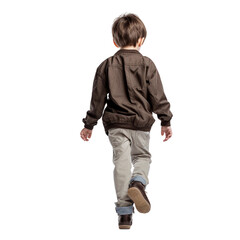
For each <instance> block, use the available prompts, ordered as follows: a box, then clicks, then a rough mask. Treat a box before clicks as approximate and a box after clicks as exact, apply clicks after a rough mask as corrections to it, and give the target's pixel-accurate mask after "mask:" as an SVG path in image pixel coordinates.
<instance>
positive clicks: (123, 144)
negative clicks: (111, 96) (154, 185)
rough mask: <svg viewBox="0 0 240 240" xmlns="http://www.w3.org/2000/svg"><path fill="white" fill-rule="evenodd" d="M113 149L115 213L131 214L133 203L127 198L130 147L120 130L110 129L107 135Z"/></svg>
mask: <svg viewBox="0 0 240 240" xmlns="http://www.w3.org/2000/svg"><path fill="white" fill-rule="evenodd" d="M108 137H109V141H110V143H111V145H112V147H113V163H114V165H115V167H114V171H113V175H114V184H115V190H116V195H117V202H115V205H116V212H117V213H118V214H119V215H124V214H131V213H132V212H133V202H132V200H131V199H130V198H129V197H128V194H127V192H128V185H129V181H130V179H131V175H132V174H131V167H132V164H131V146H130V141H129V140H130V139H129V138H128V136H127V135H126V133H125V131H123V130H122V129H121V128H111V129H109V133H108Z"/></svg>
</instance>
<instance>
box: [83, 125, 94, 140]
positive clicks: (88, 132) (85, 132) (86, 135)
mask: <svg viewBox="0 0 240 240" xmlns="http://www.w3.org/2000/svg"><path fill="white" fill-rule="evenodd" d="M91 136H92V130H90V129H87V128H83V129H82V131H81V132H80V137H81V138H82V139H83V140H84V141H88V140H89V139H87V138H91Z"/></svg>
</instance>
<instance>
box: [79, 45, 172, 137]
mask: <svg viewBox="0 0 240 240" xmlns="http://www.w3.org/2000/svg"><path fill="white" fill-rule="evenodd" d="M105 104H107V106H106V108H105V109H104V106H105ZM103 109H104V112H103ZM152 113H155V114H157V117H158V119H159V120H160V121H161V126H170V125H171V124H170V120H171V118H172V117H173V114H172V112H171V111H170V103H169V102H168V100H167V98H166V95H165V93H164V89H163V85H162V82H161V78H160V75H159V72H158V70H157V68H156V65H155V64H154V62H153V61H152V60H151V59H150V58H149V57H147V56H143V55H142V54H141V53H140V52H139V51H138V50H136V49H120V50H118V51H117V52H116V53H115V54H114V55H113V56H111V57H109V58H107V59H105V60H104V61H103V62H102V63H101V64H100V65H99V66H98V67H97V70H96V73H95V77H94V81H93V86H92V96H91V102H90V110H88V111H87V114H86V117H85V118H83V119H82V122H83V123H84V127H85V128H87V129H93V127H94V126H95V125H96V124H97V122H98V120H99V119H100V118H101V117H102V122H103V126H104V130H105V133H106V134H107V135H108V129H110V128H117V127H119V128H128V129H134V130H141V131H150V130H151V127H152V125H153V123H154V122H155V119H154V117H153V116H152Z"/></svg>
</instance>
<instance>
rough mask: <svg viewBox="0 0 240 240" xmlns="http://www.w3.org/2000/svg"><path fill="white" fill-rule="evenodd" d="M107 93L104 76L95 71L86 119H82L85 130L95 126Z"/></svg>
mask: <svg viewBox="0 0 240 240" xmlns="http://www.w3.org/2000/svg"><path fill="white" fill-rule="evenodd" d="M107 93H108V92H107V84H106V77H105V75H104V74H100V72H99V71H98V69H97V71H96V73H95V77H94V81H93V87H92V97H91V102H90V110H89V111H87V114H86V117H85V118H83V119H82V122H83V123H84V127H85V128H87V129H90V130H92V129H93V127H94V126H95V125H97V121H98V120H99V119H100V118H101V116H102V112H103V108H104V106H105V104H106V101H107Z"/></svg>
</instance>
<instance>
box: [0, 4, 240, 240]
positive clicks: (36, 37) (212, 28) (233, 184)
mask: <svg viewBox="0 0 240 240" xmlns="http://www.w3.org/2000/svg"><path fill="white" fill-rule="evenodd" d="M237 2H238V1H213V0H212V1H211V0H207V1H204V0H202V1H190V0H189V1H186V0H183V1H150V0H149V1H124V0H122V1H88V2H87V1H71V0H68V1H53V0H47V1H45V0H41V1H11V0H8V1H1V3H0V35H1V36H0V79H1V85H0V114H1V118H0V121H1V124H0V149H1V150H0V154H1V156H0V157H1V166H0V226H1V227H0V228H1V229H0V239H1V240H7V239H14V240H15V239H24V240H27V239H31V240H32V239H34V240H37V239H41V240H42V239H51V240H52V239H58V240H60V239H71V240H74V239H100V238H101V239H106V238H107V239H117V240H118V239H123V238H124V239H138V240H142V239H144V240H145V239H162V240H170V239H171V240H172V239H174V240H176V239H184V240H188V239H189V240H192V239H194V240H198V239H201V240H202V239H209V240H212V239H231V240H235V239H236V240H239V239H240V192H239V191H240V186H239V185H240V174H239V172H240V163H239V161H240V154H239V133H240V129H239V121H240V115H239V102H240V98H239V81H240V71H239V66H240V57H239V56H240V47H239V43H240V35H239V22H240V15H239V7H238V6H237ZM122 13H135V14H137V15H138V16H139V17H140V18H141V19H142V21H143V22H144V24H145V26H146V28H147V38H146V41H145V43H144V45H143V46H142V48H141V50H140V52H141V53H142V54H143V55H146V56H148V57H150V58H151V59H152V60H153V61H154V62H155V63H156V66H157V68H158V70H159V73H160V76H161V79H162V82H163V85H164V90H165V93H166V96H167V98H168V100H169V102H170V103H171V110H172V113H173V119H172V129H173V136H172V138H171V139H170V140H169V141H167V142H163V136H161V134H160V130H161V128H160V121H159V120H157V116H156V115H154V117H155V119H156V122H155V124H154V125H153V127H152V129H151V138H150V151H151V153H152V165H151V169H150V173H149V181H150V184H149V185H148V187H147V193H148V196H149V199H150V201H151V204H152V208H151V211H150V212H149V213H148V214H141V213H138V212H137V211H136V212H135V214H134V215H133V225H132V228H131V229H130V230H119V229H118V219H117V214H116V212H115V205H114V202H115V201H116V196H115V189H114V183H113V167H114V166H113V163H112V146H111V145H110V142H109V140H108V137H107V135H106V134H105V132H104V128H103V125H102V119H100V120H99V122H98V124H97V125H96V126H95V128H94V130H93V134H92V138H91V139H90V141H88V142H85V141H83V140H82V139H81V138H80V136H79V133H80V131H81V129H82V128H83V123H82V118H84V117H85V116H86V112H87V110H89V107H90V98H91V90H92V83H93V78H94V74H95V71H96V68H97V66H98V65H99V64H100V63H101V62H102V61H103V60H105V59H106V58H107V57H109V56H112V55H113V54H114V53H115V52H116V51H117V50H119V49H117V48H116V47H115V46H114V44H113V42H112V35H111V26H112V23H113V21H114V19H115V18H116V17H118V16H119V15H120V14H122ZM150 235H151V236H152V237H150Z"/></svg>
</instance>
